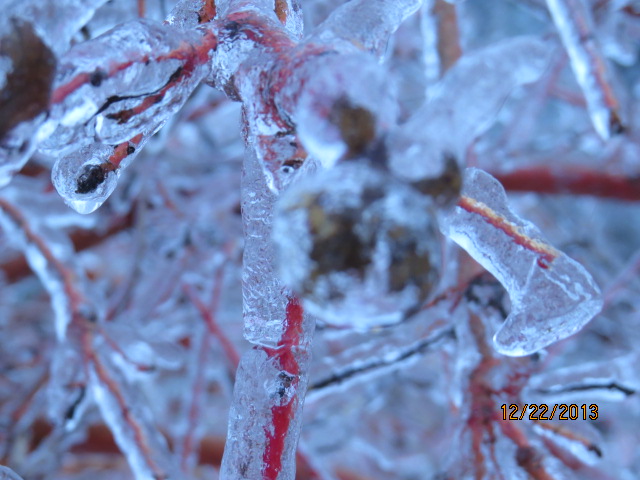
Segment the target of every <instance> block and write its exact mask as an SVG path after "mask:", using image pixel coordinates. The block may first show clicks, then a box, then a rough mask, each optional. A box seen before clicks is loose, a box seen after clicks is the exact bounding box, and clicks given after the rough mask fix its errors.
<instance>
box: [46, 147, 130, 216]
mask: <svg viewBox="0 0 640 480" xmlns="http://www.w3.org/2000/svg"><path fill="white" fill-rule="evenodd" d="M112 153H113V147H112V146H109V145H101V144H93V145H89V146H87V147H84V148H81V149H80V150H77V151H75V152H72V153H71V154H69V155H67V156H65V157H63V158H61V159H59V160H58V161H57V162H56V163H55V165H54V166H53V170H52V172H51V179H52V181H53V185H54V186H55V187H56V190H57V191H58V193H59V194H60V196H61V197H62V198H63V199H64V201H65V203H66V204H67V205H69V206H70V207H71V208H73V209H74V210H76V211H77V212H79V213H91V212H93V211H94V210H96V209H97V208H98V207H100V205H102V204H103V203H104V201H105V200H106V199H107V198H108V197H109V195H111V192H113V190H114V189H115V188H116V185H117V183H118V176H119V172H118V170H117V169H116V167H115V166H114V165H113V164H111V163H109V162H108V161H106V160H105V159H107V158H109V156H110V155H111V154H112Z"/></svg>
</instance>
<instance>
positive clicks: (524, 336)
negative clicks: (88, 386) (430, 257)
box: [441, 168, 602, 356]
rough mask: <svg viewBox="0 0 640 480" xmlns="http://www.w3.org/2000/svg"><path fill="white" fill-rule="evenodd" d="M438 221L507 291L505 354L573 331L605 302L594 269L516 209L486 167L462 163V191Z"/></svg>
mask: <svg viewBox="0 0 640 480" xmlns="http://www.w3.org/2000/svg"><path fill="white" fill-rule="evenodd" d="M441 229H442V232H443V233H444V234H445V235H447V236H448V237H450V238H451V239H452V240H453V241H454V242H456V243H457V244H458V245H460V246H461V247H462V248H464V249H465V250H466V251H467V252H468V253H469V254H470V255H471V256H472V257H473V258H474V259H475V260H476V261H477V262H478V263H480V264H481V265H482V266H483V267H484V268H486V269H487V270H488V271H489V272H491V273H492V274H493V275H494V276H495V277H496V278H497V279H498V280H499V281H500V283H502V285H503V286H504V287H505V288H506V289H507V291H508V292H509V296H510V299H511V305H512V310H511V314H510V315H509V316H508V317H507V319H506V321H505V322H504V324H503V325H502V326H501V327H500V329H499V330H498V332H497V333H496V334H495V336H494V346H495V348H496V349H497V350H498V351H499V352H501V353H503V354H505V355H512V356H521V355H528V354H531V353H533V352H535V351H537V350H540V349H541V348H544V347H546V346H547V345H549V344H551V343H553V342H556V341H558V340H561V339H563V338H565V337H568V336H570V335H572V334H574V333H576V332H577V331H578V330H580V329H581V328H582V327H583V326H584V325H585V324H586V323H587V322H588V321H589V320H591V318H593V317H594V316H595V315H596V314H597V313H598V312H599V311H600V309H601V308H602V298H601V294H600V289H599V288H598V286H597V285H596V284H595V282H594V281H593V279H592V278H591V275H590V274H589V273H588V272H587V271H586V270H585V269H584V267H582V265H580V264H579V263H578V262H576V261H575V260H572V259H571V258H569V257H568V256H566V255H565V254H564V253H562V252H560V251H558V250H556V249H555V248H553V247H552V246H551V245H549V244H548V243H547V242H546V240H545V239H544V238H543V236H542V234H541V232H540V231H539V230H538V229H537V228H536V227H535V226H534V225H533V224H531V223H530V222H527V221H525V220H522V219H521V218H519V217H518V216H517V215H516V214H515V213H513V212H512V211H511V209H510V208H509V205H508V203H507V197H506V194H505V191H504V188H503V187H502V185H500V183H499V182H498V181H497V180H496V179H495V178H493V177H492V176H491V175H489V174H488V173H486V172H484V171H482V170H479V169H476V168H469V169H467V170H466V171H465V174H464V187H463V190H462V195H461V199H460V201H459V202H458V205H457V206H456V207H455V209H454V210H453V211H452V212H451V213H450V214H448V215H447V216H445V217H444V218H443V221H442V223H441Z"/></svg>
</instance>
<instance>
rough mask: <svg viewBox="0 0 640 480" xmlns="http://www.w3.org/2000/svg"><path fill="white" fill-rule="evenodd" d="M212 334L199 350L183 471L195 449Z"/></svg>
mask: <svg viewBox="0 0 640 480" xmlns="http://www.w3.org/2000/svg"><path fill="white" fill-rule="evenodd" d="M210 340H211V334H210V333H205V334H204V338H203V339H202V342H201V343H200V350H199V351H198V363H197V366H196V368H197V371H196V378H195V382H194V388H193V393H192V395H191V404H190V405H189V416H188V422H189V424H188V427H187V432H186V434H185V436H184V439H183V441H182V458H181V461H180V467H181V469H182V471H183V472H185V473H186V472H187V470H188V465H187V461H188V460H189V455H190V454H191V451H192V450H193V444H194V433H195V429H196V424H197V423H198V420H199V413H200V411H199V408H198V402H199V400H200V397H201V396H202V392H203V391H204V369H205V368H204V367H205V365H206V363H207V354H208V353H209V349H210V347H211V341H210Z"/></svg>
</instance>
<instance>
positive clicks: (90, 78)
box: [50, 30, 218, 109]
mask: <svg viewBox="0 0 640 480" xmlns="http://www.w3.org/2000/svg"><path fill="white" fill-rule="evenodd" d="M217 45H218V38H217V37H216V35H215V34H214V33H213V32H212V31H211V30H207V31H206V32H205V33H204V35H203V36H202V38H201V40H200V43H199V44H196V45H191V44H188V43H184V42H183V43H181V44H180V46H179V47H178V48H176V49H175V50H173V51H171V52H169V53H167V54H164V55H159V56H157V57H150V56H149V55H147V54H145V55H140V56H134V57H133V58H128V59H125V61H123V62H122V63H113V64H110V65H109V66H108V67H107V68H106V69H105V70H104V71H102V72H101V75H100V81H101V82H102V81H104V80H105V79H107V78H111V77H113V76H114V75H116V74H117V73H119V72H122V71H124V70H126V69H127V68H129V67H131V66H132V65H135V64H146V63H148V62H150V61H154V62H162V61H165V60H181V61H183V62H185V65H184V66H183V68H184V72H182V71H181V72H180V73H179V75H177V76H176V77H182V76H184V75H188V74H190V73H191V72H192V71H193V70H194V69H195V66H197V65H203V64H205V63H207V62H208V61H209V52H210V51H211V50H213V49H215V48H216V47H217ZM177 80H178V78H175V79H174V78H172V79H170V81H169V82H168V84H167V85H166V86H165V89H166V87H168V86H173V85H174V84H175V83H176V81H177ZM95 82H96V72H95V71H94V72H83V73H79V74H77V75H76V76H75V77H73V78H72V79H71V80H69V81H68V82H67V83H65V84H63V85H60V86H59V87H58V88H56V89H55V90H54V91H53V92H52V94H51V101H50V104H51V105H55V104H58V103H62V102H63V101H64V100H65V99H66V98H67V97H68V96H69V95H71V94H72V93H73V92H75V91H76V90H78V89H79V88H81V87H83V86H84V85H87V84H92V85H93V84H95ZM163 90H164V89H163ZM164 93H165V92H159V93H157V94H155V95H152V97H154V98H155V97H157V96H158V95H161V94H162V95H164ZM147 98H150V97H147ZM145 100H146V99H145ZM143 103H144V100H143ZM138 108H143V109H145V108H148V106H146V104H145V107H138Z"/></svg>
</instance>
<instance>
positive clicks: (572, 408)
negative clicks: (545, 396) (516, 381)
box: [500, 403, 598, 420]
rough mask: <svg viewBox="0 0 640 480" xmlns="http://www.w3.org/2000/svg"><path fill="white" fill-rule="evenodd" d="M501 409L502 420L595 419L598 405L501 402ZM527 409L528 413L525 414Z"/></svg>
mask: <svg viewBox="0 0 640 480" xmlns="http://www.w3.org/2000/svg"><path fill="white" fill-rule="evenodd" d="M500 408H501V409H502V419H503V420H524V419H525V418H528V419H529V420H553V419H557V420H596V419H597V418H598V405H596V404H595V403H592V404H590V405H587V404H586V403H583V404H582V405H577V404H575V403H570V404H566V403H560V404H557V403H556V404H555V405H547V404H546V403H525V404H524V405H522V406H521V405H516V404H515V403H512V404H511V405H507V404H505V403H503V404H502V405H501V406H500ZM527 411H528V412H529V415H527Z"/></svg>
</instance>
